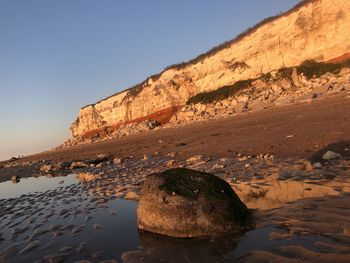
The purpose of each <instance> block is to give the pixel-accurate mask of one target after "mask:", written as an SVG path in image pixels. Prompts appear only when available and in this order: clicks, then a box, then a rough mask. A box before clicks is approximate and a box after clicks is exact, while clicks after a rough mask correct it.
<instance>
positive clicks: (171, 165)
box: [166, 160, 176, 168]
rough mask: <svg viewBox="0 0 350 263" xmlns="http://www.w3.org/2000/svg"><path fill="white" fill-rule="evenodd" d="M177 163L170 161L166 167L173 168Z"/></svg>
mask: <svg viewBox="0 0 350 263" xmlns="http://www.w3.org/2000/svg"><path fill="white" fill-rule="evenodd" d="M175 162H176V161H175V160H169V161H167V163H166V166H167V167H168V168H172V167H173V166H174V164H175Z"/></svg>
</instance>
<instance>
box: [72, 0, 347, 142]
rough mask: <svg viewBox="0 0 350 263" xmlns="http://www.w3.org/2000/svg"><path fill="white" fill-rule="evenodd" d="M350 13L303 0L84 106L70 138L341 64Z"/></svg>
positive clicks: (323, 1)
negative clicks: (261, 81) (295, 71)
mask: <svg viewBox="0 0 350 263" xmlns="http://www.w3.org/2000/svg"><path fill="white" fill-rule="evenodd" d="M349 14H350V1H349V0H338V1H336V4H335V3H334V0H309V1H303V2H302V3H300V4H299V5H297V6H296V7H294V8H293V9H291V10H290V11H288V12H286V13H284V14H281V15H279V16H277V17H273V18H269V19H267V20H265V21H263V22H261V23H260V24H258V25H257V26H255V27H253V28H251V29H249V30H247V32H245V33H243V34H241V35H240V36H238V37H237V38H236V39H234V40H232V41H229V42H227V43H224V44H223V45H220V46H218V47H216V48H214V49H213V50H211V51H209V52H207V53H206V54H203V55H200V56H199V57H197V58H195V59H193V60H191V61H189V62H187V63H183V64H179V65H174V66H171V67H169V68H168V69H166V70H164V71H163V72H161V73H159V74H158V75H155V76H152V77H150V78H148V79H146V80H145V81H144V82H142V83H141V84H138V85H136V86H135V87H133V88H130V89H127V90H125V91H123V92H120V93H117V94H115V95H112V96H110V97H108V98H106V99H103V100H101V101H99V102H97V103H95V104H92V105H88V106H85V107H83V108H82V109H81V110H80V112H79V116H78V118H77V119H76V121H75V122H73V124H72V126H71V132H72V137H73V139H74V138H80V139H84V138H91V137H96V136H103V135H104V134H108V133H112V132H113V131H115V130H116V129H118V127H120V126H121V125H124V124H128V123H133V122H140V121H143V120H147V119H152V120H156V121H158V122H160V123H161V124H164V123H167V122H169V120H170V119H171V118H172V117H173V116H174V115H175V114H176V113H177V112H178V111H179V109H180V108H181V107H182V106H183V105H185V104H186V103H187V101H188V100H189V99H190V98H191V97H193V96H195V95H197V94H199V93H205V92H210V91H214V90H217V89H220V88H222V87H224V86H228V85H234V84H235V83H237V82H238V81H242V80H247V79H257V78H258V77H260V76H262V75H264V74H266V73H269V72H272V71H276V70H279V69H281V68H287V67H288V68H291V67H296V66H299V65H300V64H302V63H303V62H304V61H306V60H314V61H317V62H339V61H340V62H341V61H344V60H346V59H348V58H349V57H350V33H349V28H350V15H349Z"/></svg>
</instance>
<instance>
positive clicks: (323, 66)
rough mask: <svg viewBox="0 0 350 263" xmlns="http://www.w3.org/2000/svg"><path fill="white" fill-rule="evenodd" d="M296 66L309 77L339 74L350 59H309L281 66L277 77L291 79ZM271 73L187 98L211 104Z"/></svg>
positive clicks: (346, 66) (188, 102) (348, 63)
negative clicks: (334, 60) (330, 61)
mask: <svg viewBox="0 0 350 263" xmlns="http://www.w3.org/2000/svg"><path fill="white" fill-rule="evenodd" d="M294 68H296V70H297V73H298V75H301V74H304V76H305V77H306V78H307V79H311V78H318V77H320V76H322V75H324V74H326V73H328V72H330V73H333V74H338V73H339V72H340V70H341V69H342V68H350V60H347V61H345V62H342V63H324V62H316V61H314V60H307V61H305V62H303V63H302V64H300V65H299V66H297V67H290V68H281V69H279V70H278V71H277V74H276V78H275V79H281V78H288V79H291V77H292V73H293V69H294ZM270 78H271V74H269V73H267V74H264V75H262V76H261V77H259V78H256V79H247V80H240V81H237V82H236V83H234V84H233V85H227V86H223V87H221V88H218V89H216V90H213V91H209V92H202V93H198V94H197V95H194V96H192V97H190V98H189V99H188V100H187V103H186V104H187V105H188V104H197V103H202V104H209V103H213V102H216V101H220V100H224V99H226V98H229V97H232V96H234V95H236V94H237V92H238V91H240V90H243V89H247V88H249V87H251V85H252V82H253V81H254V80H258V79H262V80H267V79H270Z"/></svg>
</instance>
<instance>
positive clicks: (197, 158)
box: [186, 155, 203, 163]
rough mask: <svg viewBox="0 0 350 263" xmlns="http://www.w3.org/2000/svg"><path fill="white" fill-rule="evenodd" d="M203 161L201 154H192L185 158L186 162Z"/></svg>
mask: <svg viewBox="0 0 350 263" xmlns="http://www.w3.org/2000/svg"><path fill="white" fill-rule="evenodd" d="M202 161H203V155H194V156H192V157H190V158H188V159H187V160H186V162H187V163H196V162H202Z"/></svg>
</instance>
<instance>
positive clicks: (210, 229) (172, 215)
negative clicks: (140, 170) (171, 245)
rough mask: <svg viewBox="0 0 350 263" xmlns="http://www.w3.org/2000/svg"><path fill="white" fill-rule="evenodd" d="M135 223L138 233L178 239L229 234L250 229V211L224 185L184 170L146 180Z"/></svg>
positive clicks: (152, 176)
mask: <svg viewBox="0 0 350 263" xmlns="http://www.w3.org/2000/svg"><path fill="white" fill-rule="evenodd" d="M137 220H138V227H139V229H141V230H145V231H149V232H153V233H157V234H162V235H167V236H172V237H181V238H184V237H198V236H218V235H225V234H232V233H238V232H242V231H245V230H247V229H251V228H252V227H253V221H252V216H251V213H250V211H249V210H248V208H247V207H246V206H245V205H244V204H243V202H242V201H241V200H240V199H239V197H238V196H237V195H236V193H235V192H234V191H233V190H232V188H231V187H230V185H229V184H228V183H227V182H225V181H224V180H222V179H220V178H218V177H216V176H215V175H212V174H209V173H203V172H199V171H195V170H190V169H185V168H176V169H171V170H167V171H164V172H162V173H157V174H152V175H150V176H148V177H147V179H146V180H145V182H144V185H143V187H142V190H141V199H140V201H139V204H138V208H137Z"/></svg>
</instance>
